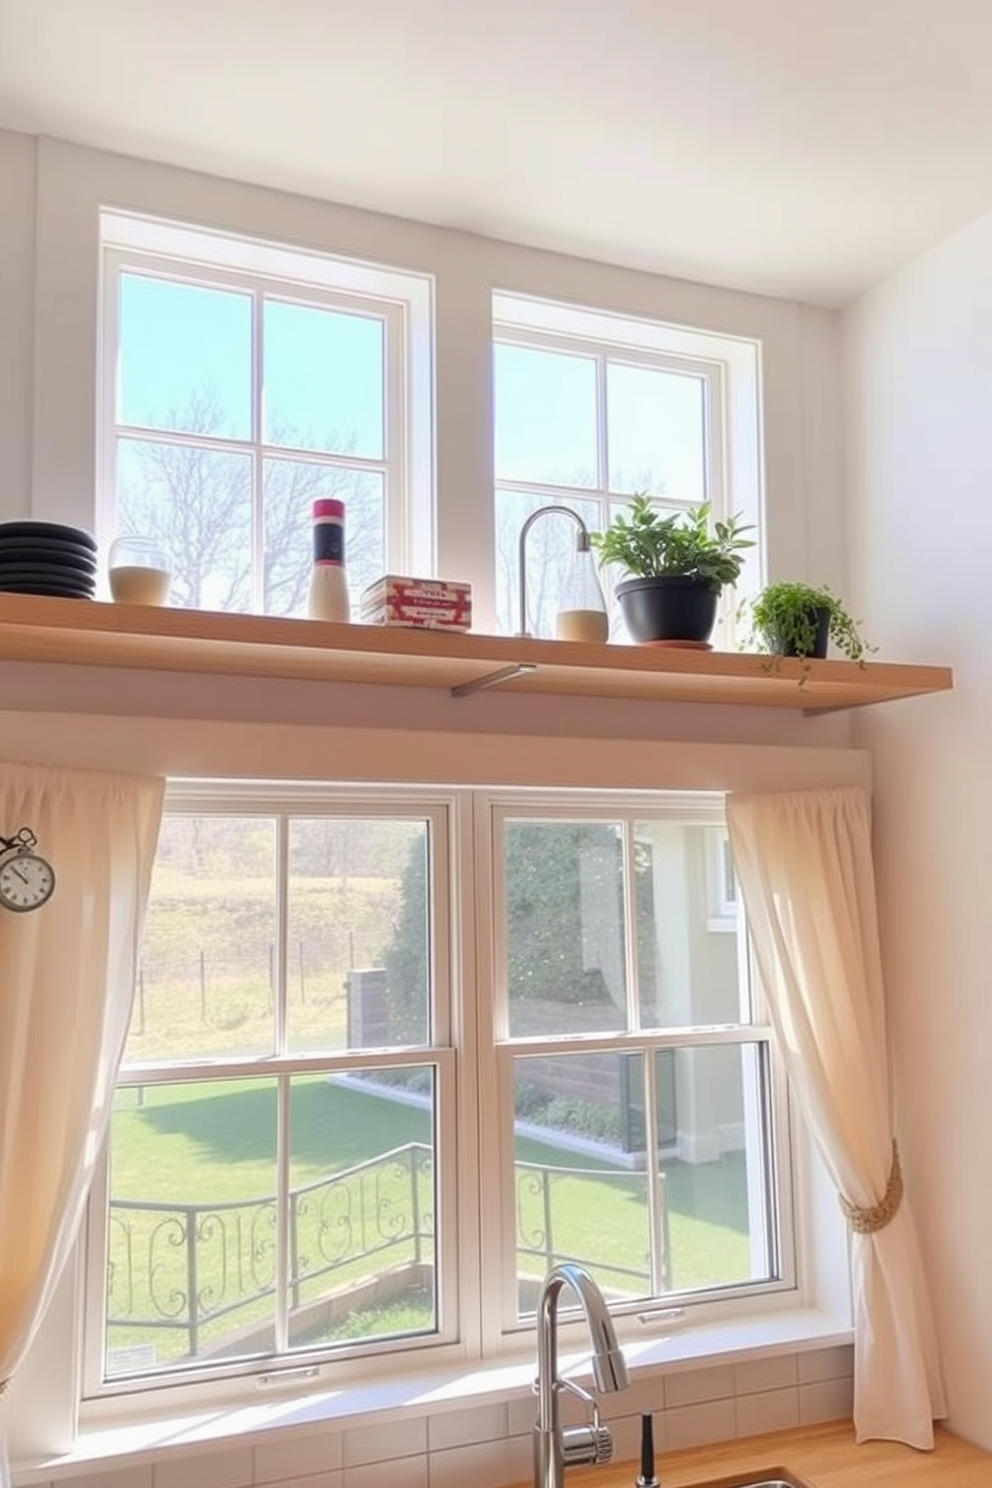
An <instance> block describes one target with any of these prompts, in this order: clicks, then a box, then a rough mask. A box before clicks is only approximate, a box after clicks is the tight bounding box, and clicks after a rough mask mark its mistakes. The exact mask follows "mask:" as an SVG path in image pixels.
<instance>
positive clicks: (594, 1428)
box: [561, 1421, 613, 1467]
mask: <svg viewBox="0 0 992 1488" xmlns="http://www.w3.org/2000/svg"><path fill="white" fill-rule="evenodd" d="M561 1455H562V1459H563V1461H564V1463H565V1466H566V1467H579V1466H586V1467H599V1466H601V1464H602V1463H604V1462H610V1461H612V1459H613V1433H612V1431H611V1430H610V1428H609V1426H600V1425H599V1423H598V1421H597V1422H594V1423H593V1425H591V1426H566V1427H565V1429H564V1430H563V1431H562V1434H561Z"/></svg>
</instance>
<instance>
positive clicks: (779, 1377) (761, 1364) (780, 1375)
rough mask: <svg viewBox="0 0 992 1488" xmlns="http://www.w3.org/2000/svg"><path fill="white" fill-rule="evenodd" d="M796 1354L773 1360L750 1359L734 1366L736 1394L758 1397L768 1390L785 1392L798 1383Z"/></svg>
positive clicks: (783, 1355) (781, 1355) (780, 1355)
mask: <svg viewBox="0 0 992 1488" xmlns="http://www.w3.org/2000/svg"><path fill="white" fill-rule="evenodd" d="M796 1379H797V1375H796V1357H795V1354H779V1355H777V1356H776V1357H775V1358H772V1359H749V1360H748V1361H747V1363H746V1364H735V1365H734V1394H735V1395H757V1394H759V1393H760V1392H764V1391H766V1390H785V1389H787V1388H788V1387H789V1385H794V1384H795V1383H796Z"/></svg>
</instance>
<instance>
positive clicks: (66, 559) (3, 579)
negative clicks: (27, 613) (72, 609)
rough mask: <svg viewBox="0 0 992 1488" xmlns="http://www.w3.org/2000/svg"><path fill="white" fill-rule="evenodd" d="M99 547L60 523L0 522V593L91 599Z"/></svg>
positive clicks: (82, 532)
mask: <svg viewBox="0 0 992 1488" xmlns="http://www.w3.org/2000/svg"><path fill="white" fill-rule="evenodd" d="M96 562H97V559H96V543H95V542H94V541H93V538H92V537H91V536H90V534H89V533H88V532H84V531H83V530H82V528H80V527H65V526H63V525H62V523H61V522H0V592H2V593H5V594H49V595H58V596H59V598H62V599H92V598H93V590H94V587H95V585H96Z"/></svg>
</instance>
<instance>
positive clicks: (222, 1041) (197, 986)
mask: <svg viewBox="0 0 992 1488" xmlns="http://www.w3.org/2000/svg"><path fill="white" fill-rule="evenodd" d="M719 818H720V805H719V802H718V801H714V800H712V799H710V798H706V799H705V800H703V801H701V800H700V799H695V798H694V799H689V798H686V797H682V796H672V797H657V798H655V797H654V796H652V797H648V798H643V799H641V800H639V801H638V803H637V804H636V805H634V804H633V803H630V802H629V801H625V800H623V799H621V798H619V797H617V796H612V797H599V796H598V797H597V798H596V800H595V802H594V803H593V804H581V805H579V804H577V803H566V802H562V800H561V799H560V797H559V796H558V795H548V794H547V793H542V794H541V796H540V797H539V798H538V797H535V798H533V799H530V800H528V801H527V802H526V803H521V802H520V801H519V800H516V799H508V798H507V797H505V796H504V795H503V794H502V793H471V792H455V793H453V794H452V795H451V797H450V798H438V797H436V796H432V797H431V798H430V799H427V798H423V799H421V798H420V797H418V796H417V795H415V794H412V795H405V796H404V795H401V794H399V793H396V792H392V793H391V792H389V791H385V792H384V791H383V790H382V789H381V788H376V789H375V790H374V791H372V790H368V789H365V790H364V791H363V790H361V789H359V788H357V787H356V788H354V789H352V790H349V791H347V792H343V791H334V792H328V791H326V790H320V789H317V788H314V789H312V790H309V791H306V792H301V789H300V788H299V787H287V788H285V789H283V788H279V787H264V788H263V787H259V788H258V789H257V791H254V792H247V793H246V792H245V791H244V790H243V789H241V788H235V787H231V788H230V789H228V788H222V787H213V786H210V785H208V784H204V785H203V786H202V787H197V788H195V789H192V788H187V790H185V791H180V790H179V789H176V790H174V791H173V792H171V793H170V801H169V807H168V811H167V814H166V817H165V820H164V824H163V831H162V836H161V841H160V846H159V851H158V857H157V863H156V868H155V873H154V878H153V886H152V893H151V899H150V905H149V911H148V916H147V923H146V930H145V940H144V946H143V951H142V957H141V969H140V973H139V978H138V984H137V988H136V994H135V1004H134V1009H133V1015H132V1021H131V1027H130V1031H129V1035H128V1041H127V1046H126V1051H125V1057H124V1062H123V1065H122V1069H121V1073H120V1077H119V1081H118V1089H117V1097H116V1102H115V1108H114V1114H113V1118H112V1128H111V1134H110V1139H109V1143H108V1153H107V1157H106V1162H105V1172H104V1178H103V1181H102V1185H101V1184H100V1183H98V1184H97V1186H96V1187H95V1189H94V1196H93V1199H92V1202H91V1206H90V1226H89V1235H88V1242H89V1243H88V1254H89V1256H90V1257H91V1264H90V1265H89V1267H88V1306H87V1329H86V1381H87V1384H86V1391H87V1394H88V1395H90V1396H91V1397H93V1396H98V1395H100V1394H106V1393H111V1394H120V1393H122V1392H123V1393H125V1394H126V1393H129V1392H133V1391H135V1390H145V1389H148V1388H154V1387H163V1386H167V1385H173V1384H179V1383H183V1382H185V1383H198V1382H204V1383H205V1382H207V1381H209V1380H210V1379H217V1378H218V1377H220V1378H228V1377H230V1376H231V1375H237V1374H242V1375H249V1376H250V1375H253V1374H258V1373H262V1372H264V1373H268V1372H270V1371H273V1370H275V1371H278V1370H279V1369H283V1368H293V1367H301V1366H304V1367H306V1366H310V1367H314V1368H319V1367H320V1366H322V1365H324V1364H328V1363H331V1362H333V1361H334V1360H343V1359H348V1360H349V1361H350V1365H349V1367H350V1368H352V1369H354V1368H355V1367H357V1365H358V1363H359V1356H362V1357H364V1358H367V1359H369V1360H370V1361H371V1360H373V1359H375V1358H376V1357H378V1356H379V1355H381V1354H382V1353H383V1352H396V1351H401V1352H404V1353H410V1352H412V1351H416V1350H420V1351H423V1350H424V1349H425V1348H426V1349H437V1348H444V1346H446V1345H455V1344H457V1345H459V1346H461V1347H469V1348H470V1350H474V1349H476V1348H479V1347H481V1349H482V1352H483V1353H484V1354H490V1353H493V1354H495V1353H499V1352H500V1351H501V1350H502V1349H503V1348H504V1347H506V1346H509V1345H512V1342H513V1339H514V1338H515V1336H516V1335H517V1334H519V1332H520V1331H521V1329H528V1328H530V1327H532V1325H533V1318H534V1305H535V1298H536V1294H537V1288H538V1285H539V1281H540V1278H541V1276H543V1274H544V1273H545V1271H546V1270H547V1268H548V1267H549V1265H551V1264H554V1262H555V1261H558V1260H562V1259H565V1258H571V1259H576V1260H579V1261H581V1262H583V1263H584V1264H585V1265H587V1266H588V1267H589V1268H590V1269H591V1270H592V1271H593V1273H594V1275H595V1276H596V1277H597V1279H598V1280H599V1281H600V1284H601V1286H602V1288H603V1290H604V1292H605V1294H606V1295H607V1297H608V1298H609V1300H610V1302H611V1305H612V1306H613V1308H614V1311H615V1313H616V1315H617V1317H618V1321H619V1323H620V1325H621V1326H622V1325H623V1320H624V1318H625V1316H628V1315H629V1316H630V1318H631V1320H632V1319H633V1317H634V1316H636V1315H637V1314H638V1313H639V1312H642V1311H643V1310H644V1309H645V1308H646V1307H647V1308H650V1307H651V1306H652V1305H654V1303H655V1302H657V1303H658V1305H671V1303H672V1299H677V1301H678V1304H679V1305H680V1306H685V1307H691V1306H693V1305H695V1304H697V1303H698V1304H700V1305H706V1304H709V1303H712V1302H714V1301H717V1302H720V1301H728V1300H729V1301H734V1302H736V1303H737V1304H738V1305H743V1306H757V1307H761V1306H763V1305H765V1303H766V1301H767V1294H768V1293H770V1292H776V1291H786V1290H789V1289H790V1288H791V1287H793V1286H794V1284H795V1281H794V1276H793V1268H792V1260H791V1239H790V1235H789V1231H788V1224H787V1214H788V1209H789V1205H788V1201H787V1194H788V1149H787V1146H786V1124H785V1121H784V1119H783V1116H782V1107H781V1104H780V1101H781V1092H780V1090H779V1088H778V1083H777V1080H776V1076H775V1069H774V1065H775V1060H774V1051H773V1049H772V1047H771V1035H770V1031H769V1029H768V1027H767V1026H766V1025H765V1024H764V1023H763V1022H761V1021H759V1020H758V1018H757V1017H756V1015H755V1007H754V998H753V996H752V992H751V989H750V983H749V977H748V972H747V957H746V951H745V947H744V946H743V943H739V942H738V940H737V937H734V936H719V937H712V936H707V935H706V933H705V932H706V916H707V913H708V903H709V900H708V888H709V885H708V876H707V854H706V838H707V835H708V834H709V833H710V832H712V831H713V830H714V826H715V824H716V823H718V821H719ZM468 822H474V824H475V825H474V828H473V830H472V831H471V832H470V833H469V832H467V831H466V823H468ZM469 841H471V842H472V843H473V844H474V845H473V846H472V847H471V848H470V849H466V844H467V843H468V842H469ZM456 842H457V843H460V844H461V846H460V848H458V849H456V848H455V845H454V844H455V843H456ZM456 851H457V852H458V853H459V857H458V862H459V871H458V872H457V873H452V872H451V871H450V868H449V864H450V863H451V862H453V861H455V856H454V855H455V853H456ZM472 937H477V940H478V954H477V955H473V956H471V957H469V958H468V959H467V960H465V961H459V960H458V959H457V957H458V954H459V952H458V951H457V949H456V948H457V947H458V945H459V943H460V942H464V940H465V939H466V938H468V939H471V938H472ZM477 965H478V966H481V967H483V968H489V969H488V970H486V969H483V970H482V972H481V974H480V975H479V978H478V984H477V985H476V983H475V970H474V968H475V967H476V966H477ZM473 1026H477V1029H478V1038H477V1044H476V1042H475V1040H469V1039H468V1038H467V1036H466V1035H465V1033H464V1030H466V1029H470V1028H472V1027H473ZM476 1057H477V1058H478V1074H476ZM456 1091H457V1099H456ZM476 1144H478V1145H476ZM480 1173H481V1174H483V1175H486V1176H485V1178H484V1181H482V1182H481V1183H480V1182H479V1175H480ZM477 1191H478V1204H477V1207H476V1204H475V1201H474V1200H473V1202H472V1203H471V1204H470V1203H469V1199H468V1197H467V1196H468V1195H469V1194H470V1193H475V1192H477ZM497 1278H499V1283H498V1284H497ZM473 1338H478V1339H479V1343H478V1344H472V1343H471V1342H470V1340H472V1339H473ZM380 1363H381V1361H380Z"/></svg>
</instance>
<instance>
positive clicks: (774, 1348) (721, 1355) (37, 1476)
mask: <svg viewBox="0 0 992 1488" xmlns="http://www.w3.org/2000/svg"><path fill="white" fill-rule="evenodd" d="M852 1338H853V1333H852V1329H851V1326H850V1324H849V1323H848V1322H846V1321H845V1320H843V1319H837V1318H834V1317H830V1316H828V1315H827V1314H826V1313H823V1312H818V1311H816V1310H814V1309H812V1308H804V1309H798V1308H797V1309H794V1310H791V1311H783V1312H779V1313H774V1314H768V1315H766V1316H765V1317H763V1318H760V1319H756V1318H750V1319H742V1320H739V1321H734V1322H721V1323H710V1324H705V1325H703V1326H701V1327H695V1328H692V1329H687V1330H686V1331H685V1332H676V1333H673V1334H669V1335H667V1336H664V1337H658V1336H654V1337H649V1336H645V1338H644V1339H643V1341H641V1340H637V1339H635V1340H632V1341H627V1342H625V1343H624V1345H623V1352H624V1356H625V1358H626V1360H627V1365H628V1369H629V1371H630V1375H631V1379H632V1381H633V1380H636V1379H637V1378H638V1377H639V1376H641V1375H643V1374H649V1373H650V1372H652V1371H657V1373H659V1374H671V1373H674V1372H676V1371H677V1370H679V1369H687V1370H688V1369H693V1368H698V1367H702V1366H709V1365H715V1364H727V1363H742V1362H744V1361H746V1360H749V1359H756V1358H768V1357H772V1356H774V1355H778V1354H789V1353H803V1352H806V1351H807V1350H809V1349H818V1348H827V1347H831V1346H834V1345H837V1344H847V1343H850V1342H851V1340H852ZM588 1357H589V1356H588V1351H586V1352H584V1353H583V1352H580V1353H576V1354H572V1355H570V1356H568V1355H565V1356H563V1357H562V1359H561V1361H560V1369H561V1372H563V1373H571V1374H573V1375H574V1374H578V1375H579V1377H580V1378H581V1377H582V1374H583V1372H584V1370H585V1368H586V1366H587V1365H588ZM534 1370H535V1365H534V1360H533V1358H529V1359H527V1360H526V1361H514V1362H512V1363H496V1364H491V1365H484V1364H476V1365H461V1366H449V1367H448V1368H445V1369H436V1370H418V1371H417V1372H416V1373H407V1374H397V1375H395V1376H393V1377H391V1378H389V1379H386V1380H377V1381H375V1382H373V1381H367V1382H364V1383H361V1384H358V1385H352V1386H350V1387H347V1388H344V1389H338V1390H326V1389H321V1390H316V1391H314V1392H313V1393H308V1394H306V1395H303V1396H301V1395H300V1394H299V1393H293V1394H292V1395H287V1394H286V1393H285V1392H278V1393H277V1392H276V1391H273V1393H272V1394H271V1395H268V1396H267V1398H266V1399H265V1400H264V1401H263V1400H258V1401H254V1402H252V1403H251V1404H244V1403H239V1404H237V1405H231V1406H228V1407H222V1408H217V1407H216V1406H214V1407H207V1408H204V1409H202V1410H199V1411H195V1412H193V1411H187V1412H185V1413H183V1414H176V1415H171V1416H159V1417H158V1418H156V1419H154V1420H144V1421H140V1422H132V1423H129V1424H126V1425H120V1424H115V1425H113V1426H110V1427H100V1428H97V1427H89V1428H85V1429H83V1430H81V1431H80V1433H79V1436H78V1438H77V1440H76V1444H75V1446H74V1447H73V1449H72V1451H70V1452H67V1453H65V1454H63V1455H61V1456H58V1457H51V1458H48V1459H47V1460H44V1461H37V1462H31V1463H16V1462H15V1463H13V1464H12V1467H13V1470H14V1475H15V1476H16V1478H17V1479H18V1482H19V1483H23V1484H25V1485H27V1484H32V1483H48V1482H51V1481H52V1480H53V1479H57V1478H60V1477H63V1476H69V1475H71V1474H73V1473H78V1472H80V1471H81V1470H82V1469H94V1468H100V1467H102V1466H106V1467H107V1468H108V1469H109V1468H115V1469H117V1468H124V1467H129V1466H132V1465H139V1464H141V1463H146V1462H148V1461H150V1460H153V1459H156V1458H161V1457H163V1456H167V1455H171V1454H173V1453H177V1454H178V1453H180V1452H183V1453H185V1454H191V1453H193V1452H202V1451H203V1450H204V1449H205V1448H210V1447H213V1448H221V1447H224V1446H231V1445H234V1444H239V1445H248V1446H250V1445H252V1444H254V1443H255V1442H256V1441H258V1440H260V1439H263V1438H264V1439H267V1440H271V1437H270V1436H269V1433H271V1432H274V1431H279V1432H290V1431H294V1430H309V1431H311V1432H312V1431H313V1430H315V1429H316V1428H319V1427H321V1426H327V1427H332V1428H333V1429H334V1430H338V1431H340V1430H344V1429H346V1428H348V1427H353V1426H368V1425H369V1424H371V1423H370V1420H369V1417H380V1416H382V1415H383V1414H386V1413H388V1415H389V1417H390V1418H391V1419H393V1420H399V1419H411V1418H414V1417H419V1416H425V1415H434V1414H439V1413H441V1412H444V1411H451V1410H457V1409H460V1408H461V1409H466V1408H471V1407H472V1406H484V1405H490V1404H493V1403H500V1402H505V1401H510V1400H515V1399H523V1398H525V1397H526V1396H529V1395H530V1393H531V1386H532V1383H533V1379H534Z"/></svg>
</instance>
